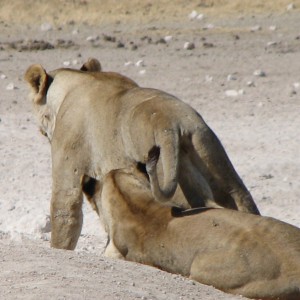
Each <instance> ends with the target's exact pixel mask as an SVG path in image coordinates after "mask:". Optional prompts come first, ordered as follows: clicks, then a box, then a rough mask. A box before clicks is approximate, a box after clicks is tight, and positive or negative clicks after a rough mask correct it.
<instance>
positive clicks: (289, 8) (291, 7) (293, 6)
mask: <svg viewBox="0 0 300 300" xmlns="http://www.w3.org/2000/svg"><path fill="white" fill-rule="evenodd" d="M286 9H287V10H293V9H295V4H294V3H290V4H289V5H288V6H287V7H286Z"/></svg>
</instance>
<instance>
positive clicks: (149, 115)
mask: <svg viewBox="0 0 300 300" xmlns="http://www.w3.org/2000/svg"><path fill="white" fill-rule="evenodd" d="M25 80H26V81H27V82H28V83H29V85H30V86H31V90H32V93H31V98H32V101H33V106H34V110H35V111H36V113H37V117H38V121H39V123H40V127H41V132H42V133H43V134H45V135H46V136H47V137H48V139H49V141H50V142H51V152H52V182H53V184H52V200H51V223H52V236H51V245H52V246H53V247H56V248H64V249H74V248H75V246H76V243H77V240H78V237H79V235H80V232H81V226H82V190H81V186H80V177H81V176H82V175H83V174H87V175H89V176H92V177H95V178H98V179H100V180H101V179H102V178H103V176H104V175H105V174H107V173H108V172H109V171H111V170H113V169H117V168H127V167H132V166H133V165H135V164H136V163H137V162H140V163H142V164H143V163H145V158H146V157H147V155H148V151H149V150H150V149H151V148H152V147H153V146H156V145H157V146H160V148H161V157H160V161H159V163H158V167H157V168H158V180H157V187H154V186H152V185H151V189H152V192H153V195H154V198H155V199H156V200H157V201H161V202H164V203H166V204H167V205H176V206H179V207H183V208H189V207H199V206H209V207H220V206H222V207H228V208H233V209H238V210H241V211H246V212H251V213H255V214H259V212H258V209H257V207H256V205H255V203H254V201H253V199H252V197H251V195H250V193H249V191H248V190H247V188H246V187H245V185H244V184H243V182H242V180H241V179H240V177H239V176H238V174H237V173H236V171H235V170H234V168H233V166H232V164H231V162H230V160H229V158H228V157H227V155H226V153H225V150H224V149H223V147H222V145H221V143H220V141H219V140H218V138H217V137H216V135H215V134H214V133H213V131H212V130H211V129H210V128H209V127H208V126H207V124H206V123H205V122H204V121H203V119H202V118H201V116H200V115H199V114H198V113H197V112H196V111H195V110H194V109H192V108H191V107H190V106H189V105H187V104H186V103H184V102H182V101H180V100H179V99H177V98H176V97H174V96H172V95H169V94H167V93H164V92H162V91H159V90H155V89H148V88H141V87H139V86H138V85H137V84H136V83H135V82H134V81H132V80H131V79H129V78H127V77H125V76H122V75H120V74H118V73H113V72H102V71H101V65H100V63H99V62H98V61H97V60H95V59H90V60H89V61H88V62H87V63H85V64H84V65H83V67H82V70H72V69H58V70H55V71H52V72H49V73H47V72H46V71H45V70H44V68H43V67H42V66H41V65H33V66H31V67H29V69H28V70H27V72H26V74H25ZM178 186H180V188H177V187H178ZM176 190H177V191H176ZM175 191H176V194H175V197H174V193H175ZM182 192H183V194H184V196H185V197H183V196H181V193H182ZM178 195H179V196H178Z"/></svg>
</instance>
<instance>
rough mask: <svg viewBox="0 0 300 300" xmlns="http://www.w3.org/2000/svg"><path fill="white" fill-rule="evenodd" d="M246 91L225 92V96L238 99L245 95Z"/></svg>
mask: <svg viewBox="0 0 300 300" xmlns="http://www.w3.org/2000/svg"><path fill="white" fill-rule="evenodd" d="M244 94H245V91H244V90H227V91H225V95H226V96H227V97H236V96H240V95H244Z"/></svg>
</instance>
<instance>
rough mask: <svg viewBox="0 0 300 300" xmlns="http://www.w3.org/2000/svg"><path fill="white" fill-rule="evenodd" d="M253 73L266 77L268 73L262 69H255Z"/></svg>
mask: <svg viewBox="0 0 300 300" xmlns="http://www.w3.org/2000/svg"><path fill="white" fill-rule="evenodd" d="M253 75H254V76H257V77H266V73H265V72H264V71H262V70H255V71H254V72H253Z"/></svg>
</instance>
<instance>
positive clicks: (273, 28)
mask: <svg viewBox="0 0 300 300" xmlns="http://www.w3.org/2000/svg"><path fill="white" fill-rule="evenodd" d="M276 29H277V26H275V25H271V26H270V27H269V30H271V31H275V30H276Z"/></svg>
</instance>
